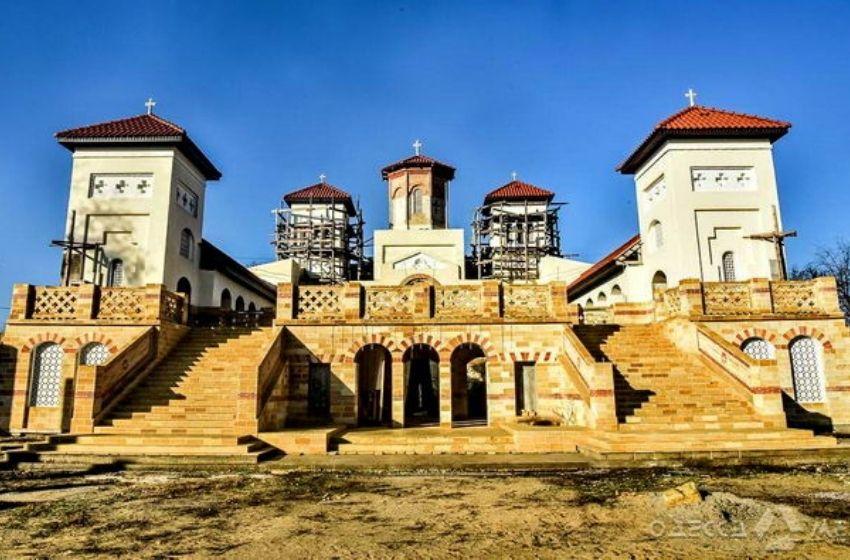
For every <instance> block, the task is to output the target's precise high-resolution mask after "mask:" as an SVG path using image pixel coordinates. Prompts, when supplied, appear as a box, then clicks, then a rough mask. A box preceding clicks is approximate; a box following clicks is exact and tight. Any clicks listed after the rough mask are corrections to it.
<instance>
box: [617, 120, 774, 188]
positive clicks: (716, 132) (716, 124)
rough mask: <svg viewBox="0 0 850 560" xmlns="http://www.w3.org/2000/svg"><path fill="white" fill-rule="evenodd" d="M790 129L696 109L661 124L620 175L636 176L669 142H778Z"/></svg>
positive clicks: (760, 121)
mask: <svg viewBox="0 0 850 560" xmlns="http://www.w3.org/2000/svg"><path fill="white" fill-rule="evenodd" d="M789 128H791V123H789V122H785V121H778V120H773V119H768V118H765V117H759V116H756V115H748V114H745V113H735V112H733V111H725V110H723V109H714V108H712V107H703V106H701V105H695V106H693V107H687V108H685V109H683V110H681V111H679V112H678V113H676V114H675V115H672V116H670V117H668V118H666V119H664V120H663V121H661V122H660V123H658V124H657V125H656V126H655V128H654V129H653V131H652V133H650V135H649V136H647V137H646V139H645V140H644V141H643V142H641V144H640V146H638V147H637V149H636V150H635V151H634V152H632V154H631V155H630V156H629V157H627V158H626V160H625V161H623V163H621V164H620V165H619V167H617V171H619V172H620V173H625V174H631V173H634V172H635V171H637V170H638V168H640V166H641V165H643V163H644V162H645V161H646V160H648V159H649V158H650V157H651V156H652V154H653V153H655V151H656V150H657V149H658V148H659V147H660V146H661V145H662V144H663V143H664V142H665V141H666V140H668V139H670V138H765V139H768V140H770V141H771V142H775V141H776V140H779V139H780V138H782V137H783V136H784V135H785V133H787V132H788V129H789Z"/></svg>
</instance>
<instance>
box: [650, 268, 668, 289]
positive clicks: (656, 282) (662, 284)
mask: <svg viewBox="0 0 850 560" xmlns="http://www.w3.org/2000/svg"><path fill="white" fill-rule="evenodd" d="M666 289H667V275H666V274H664V273H663V272H661V271H660V270H659V271H657V272H656V273H655V274H653V275H652V293H655V291H656V290H666Z"/></svg>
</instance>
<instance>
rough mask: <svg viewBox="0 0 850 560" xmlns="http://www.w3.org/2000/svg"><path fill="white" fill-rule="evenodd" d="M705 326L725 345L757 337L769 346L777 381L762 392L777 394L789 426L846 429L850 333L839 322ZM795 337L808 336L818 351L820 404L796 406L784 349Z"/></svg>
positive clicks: (849, 397)
mask: <svg viewBox="0 0 850 560" xmlns="http://www.w3.org/2000/svg"><path fill="white" fill-rule="evenodd" d="M705 324H706V326H708V327H709V328H711V329H712V330H714V331H715V332H717V333H719V334H720V335H721V336H722V337H723V338H724V339H725V340H727V341H728V342H730V343H732V344H734V345H736V346H738V347H740V346H741V345H742V344H743V343H744V342H745V341H747V340H748V339H750V338H754V337H758V338H762V339H764V340H766V341H767V342H769V343H770V344H772V345H773V347H774V348H775V351H776V362H777V372H778V374H777V375H778V378H777V379H776V380H775V383H773V384H772V386H768V387H766V388H765V389H764V390H775V391H781V393H782V395H783V401H784V403H785V412H786V414H787V415H788V418H789V421H790V422H791V424H792V425H794V424H795V423H799V425H800V426H813V427H814V426H817V425H821V426H828V425H830V424H831V425H832V427H833V428H835V429H838V430H840V431H845V432H846V431H848V430H850V336H848V335H850V332H849V331H848V328H847V326H846V325H845V324H844V320H843V319H806V318H804V317H800V318H796V319H773V320H747V319H741V320H736V321H711V322H706V323H705ZM798 336H809V337H811V338H813V339H815V340H816V341H818V343H819V345H820V347H821V349H822V358H823V373H824V377H825V385H826V399H825V401H824V402H822V403H805V404H801V403H797V402H796V401H795V399H794V384H793V380H792V371H791V357H790V354H789V351H788V346H789V344H790V343H791V341H793V340H794V339H795V338H797V337H798Z"/></svg>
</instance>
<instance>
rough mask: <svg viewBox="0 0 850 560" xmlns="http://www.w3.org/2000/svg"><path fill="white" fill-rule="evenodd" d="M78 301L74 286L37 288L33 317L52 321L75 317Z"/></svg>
mask: <svg viewBox="0 0 850 560" xmlns="http://www.w3.org/2000/svg"><path fill="white" fill-rule="evenodd" d="M77 302H78V299H77V292H76V290H74V288H46V287H45V288H36V290H35V301H34V302H33V310H32V318H33V319H47V320H51V321H63V320H66V319H74V318H75V317H76V315H77Z"/></svg>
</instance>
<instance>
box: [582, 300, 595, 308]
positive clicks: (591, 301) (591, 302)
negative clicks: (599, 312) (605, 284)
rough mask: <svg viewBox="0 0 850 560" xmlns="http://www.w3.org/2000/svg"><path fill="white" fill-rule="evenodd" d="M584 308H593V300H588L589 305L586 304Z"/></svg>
mask: <svg viewBox="0 0 850 560" xmlns="http://www.w3.org/2000/svg"><path fill="white" fill-rule="evenodd" d="M584 306H585V307H593V298H587V303H585V304H584Z"/></svg>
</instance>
